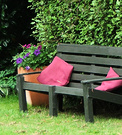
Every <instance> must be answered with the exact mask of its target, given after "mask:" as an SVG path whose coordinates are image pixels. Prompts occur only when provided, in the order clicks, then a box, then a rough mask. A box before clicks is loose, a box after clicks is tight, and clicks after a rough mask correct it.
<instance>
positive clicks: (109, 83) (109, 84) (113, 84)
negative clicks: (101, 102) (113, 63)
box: [95, 67, 122, 91]
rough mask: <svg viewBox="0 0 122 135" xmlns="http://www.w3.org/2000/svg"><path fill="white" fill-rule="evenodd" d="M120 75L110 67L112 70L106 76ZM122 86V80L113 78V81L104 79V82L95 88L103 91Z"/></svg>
mask: <svg viewBox="0 0 122 135" xmlns="http://www.w3.org/2000/svg"><path fill="white" fill-rule="evenodd" d="M113 77H119V75H118V74H117V73H116V72H115V71H114V70H113V68H112V67H110V70H109V72H108V74H107V76H106V78H113ZM119 86H122V80H113V81H103V82H102V84H101V85H100V86H98V87H96V88H95V89H97V90H101V91H112V90H113V89H115V88H117V87H119Z"/></svg>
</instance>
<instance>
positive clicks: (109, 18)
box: [28, 0, 122, 46]
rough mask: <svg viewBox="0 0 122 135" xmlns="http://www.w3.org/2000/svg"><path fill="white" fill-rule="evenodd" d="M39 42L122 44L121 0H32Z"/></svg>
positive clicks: (35, 30) (33, 20) (34, 31)
mask: <svg viewBox="0 0 122 135" xmlns="http://www.w3.org/2000/svg"><path fill="white" fill-rule="evenodd" d="M28 1H29V2H30V3H31V5H30V8H31V9H34V10H35V13H36V16H35V17H34V18H33V19H32V22H31V24H32V26H33V27H32V30H33V32H32V36H33V37H35V39H36V40H37V41H44V42H45V41H46V42H48V43H49V44H52V45H53V46H54V45H55V44H57V43H61V42H63V43H76V44H79V43H80V44H88V45H93V44H96V45H103V46H122V42H121V39H122V25H121V18H122V15H121V9H120V7H121V6H122V5H121V3H120V0H104V1H103V0H48V1H47V0H38V1H36V0H28Z"/></svg>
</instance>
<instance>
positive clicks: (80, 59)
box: [60, 54, 122, 66]
mask: <svg viewBox="0 0 122 135" xmlns="http://www.w3.org/2000/svg"><path fill="white" fill-rule="evenodd" d="M60 58H62V59H63V60H65V61H66V62H68V63H82V64H97V65H108V66H122V59H115V58H102V57H94V58H92V57H90V56H79V55H78V56H76V55H68V54H62V55H60Z"/></svg>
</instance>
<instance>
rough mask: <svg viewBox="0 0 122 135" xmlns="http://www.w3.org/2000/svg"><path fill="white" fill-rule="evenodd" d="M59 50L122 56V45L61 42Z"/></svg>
mask: <svg viewBox="0 0 122 135" xmlns="http://www.w3.org/2000/svg"><path fill="white" fill-rule="evenodd" d="M57 51H58V52H63V53H65V52H73V53H76V54H78V53H87V54H96V55H110V56H122V53H121V52H122V48H121V47H108V46H97V45H96V46H95V45H92V46H90V45H77V44H60V45H58V46H57Z"/></svg>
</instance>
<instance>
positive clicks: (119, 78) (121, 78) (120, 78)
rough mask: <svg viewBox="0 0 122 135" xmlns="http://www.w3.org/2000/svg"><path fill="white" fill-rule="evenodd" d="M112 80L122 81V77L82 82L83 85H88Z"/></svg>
mask: <svg viewBox="0 0 122 135" xmlns="http://www.w3.org/2000/svg"><path fill="white" fill-rule="evenodd" d="M111 80H122V77H115V78H102V79H92V80H82V81H81V83H82V84H86V83H95V82H102V81H111Z"/></svg>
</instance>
